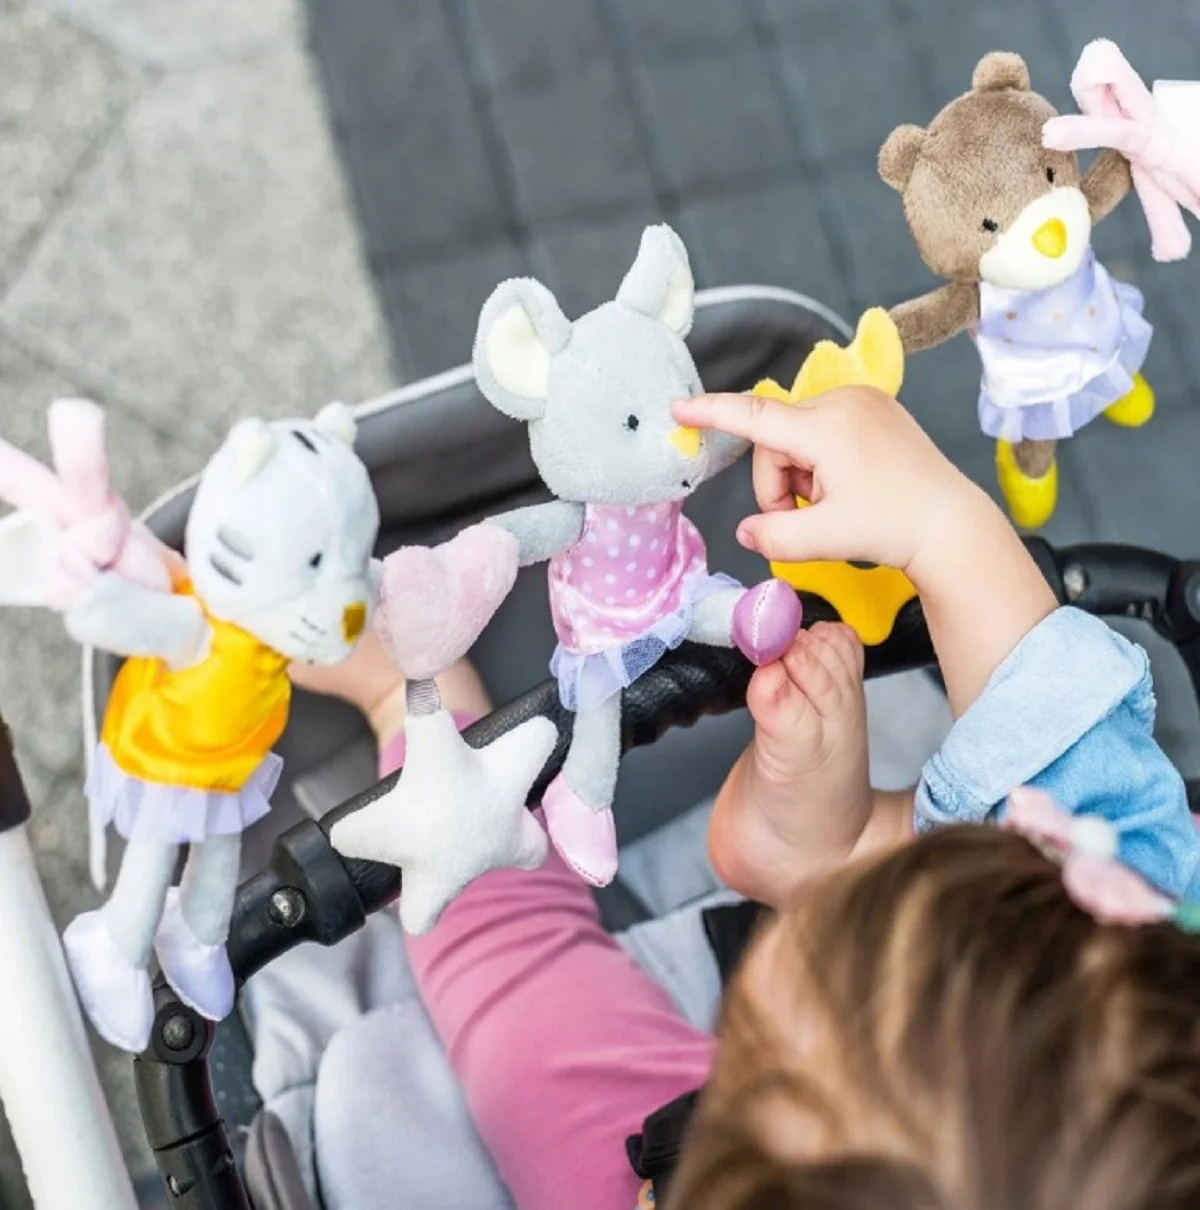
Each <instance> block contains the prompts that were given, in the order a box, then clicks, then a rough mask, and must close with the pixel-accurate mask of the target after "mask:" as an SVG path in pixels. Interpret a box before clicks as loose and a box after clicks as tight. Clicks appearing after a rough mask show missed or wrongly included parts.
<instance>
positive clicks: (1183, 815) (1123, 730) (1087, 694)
mask: <svg viewBox="0 0 1200 1210" xmlns="http://www.w3.org/2000/svg"><path fill="white" fill-rule="evenodd" d="M1022 785H1034V786H1037V787H1039V788H1040V789H1043V790H1046V791H1047V792H1048V793H1050V794H1052V795H1053V796H1054V798H1055V799H1057V800H1058V802H1059V803H1061V804H1062V805H1063V806H1064V807H1066V808H1068V809H1069V810H1071V811H1073V812H1075V813H1077V814H1088V815H1099V816H1101V817H1103V818H1105V819H1107V820H1108V821H1109V822H1110V823H1112V824H1113V825H1114V826H1115V827H1116V829H1117V831H1118V833H1119V835H1120V840H1121V858H1122V860H1123V861H1125V862H1127V863H1128V864H1129V865H1131V866H1133V867H1134V868H1135V869H1137V870H1138V871H1139V872H1140V873H1141V874H1142V875H1143V876H1144V877H1145V878H1147V879H1148V880H1149V881H1150V882H1152V883H1153V884H1154V885H1156V886H1158V887H1160V888H1161V889H1162V890H1163V891H1165V892H1167V893H1168V894H1171V895H1182V894H1185V893H1187V894H1195V893H1197V891H1200V877H1198V872H1200V834H1198V833H1197V830H1196V825H1195V822H1194V821H1193V819H1192V816H1191V813H1190V812H1189V810H1188V805H1187V793H1186V790H1185V788H1184V784H1183V779H1182V778H1181V777H1180V776H1179V773H1178V771H1177V770H1176V769H1175V767H1174V766H1173V765H1172V764H1171V762H1170V761H1169V760H1168V759H1167V757H1166V754H1165V753H1164V752H1163V750H1162V749H1161V748H1160V747H1159V746H1158V744H1157V742H1156V741H1155V739H1154V688H1153V684H1152V682H1151V679H1150V662H1149V660H1148V658H1147V656H1146V653H1145V652H1144V651H1143V650H1142V649H1141V648H1140V647H1138V646H1136V645H1135V644H1133V643H1130V642H1129V641H1128V640H1127V639H1125V638H1123V637H1122V636H1121V635H1119V634H1117V633H1116V631H1115V630H1113V629H1112V628H1111V627H1110V626H1108V625H1107V624H1106V623H1105V622H1103V621H1101V620H1100V619H1098V618H1094V617H1092V616H1090V615H1089V614H1086V613H1083V612H1082V611H1081V610H1078V609H1072V608H1070V607H1066V608H1062V609H1058V610H1056V611H1055V612H1054V613H1052V614H1051V615H1050V616H1049V617H1048V618H1046V620H1045V621H1043V622H1042V623H1041V624H1040V625H1038V626H1037V627H1035V628H1034V629H1033V630H1032V631H1030V633H1029V634H1028V635H1026V636H1025V638H1024V639H1023V640H1022V641H1021V642H1020V643H1019V644H1018V646H1017V648H1016V650H1014V651H1013V652H1012V654H1011V655H1009V657H1008V658H1007V659H1006V660H1005V661H1004V663H1002V664H1001V665H1000V667H999V668H997V669H996V671H995V673H994V674H993V675H992V677H991V679H990V680H989V681H988V683H987V686H986V687H985V689H984V691H983V693H982V694H980V696H979V699H978V700H977V701H976V702H975V703H974V705H972V706H971V708H970V709H969V710H968V711H967V712H966V713H965V714H964V715H963V716H962V717H961V718H960V719H959V720H958V722H957V723H955V725H954V727H953V729H952V730H951V732H950V734H949V736H948V737H947V738H946V742H945V743H944V744H943V745H942V748H941V750H940V751H939V752H938V753H937V754H936V755H935V756H934V757H933V759H932V760H930V762H929V763H928V764H927V765H926V766H925V770H924V772H923V775H922V778H921V784H920V786H919V787H918V790H917V800H916V826H917V831H918V832H923V831H928V830H929V829H930V828H934V827H937V826H939V825H942V824H947V823H981V822H984V821H985V820H1000V819H1001V818H1002V817H1003V811H1004V802H1005V799H1006V798H1007V796H1008V794H1009V793H1010V792H1011V791H1012V790H1014V789H1016V788H1017V787H1018V786H1022Z"/></svg>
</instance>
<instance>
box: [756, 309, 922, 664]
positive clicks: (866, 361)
mask: <svg viewBox="0 0 1200 1210" xmlns="http://www.w3.org/2000/svg"><path fill="white" fill-rule="evenodd" d="M903 381H904V344H903V342H902V341H901V338H900V333H899V331H898V330H897V327H896V324H895V323H894V322H893V321H892V319H891V317H890V316H889V315H888V313H887V312H886V311H885V310H883V309H882V308H879V307H874V308H872V309H871V310H869V311H866V312H864V314H863V316H862V318H861V319H860V320H859V321H858V328H857V330H856V332H855V334H854V339H853V340H852V341H851V342H850V344H848V345H847V346H846V347H845V348H842V347H841V346H840V345H837V344H835V343H834V342H833V341H831V340H822V341H820V342H819V343H818V344H816V345H815V346H814V347H813V350H812V352H811V353H809V355H808V357H806V358H805V360H804V364H803V365H802V366H801V367H800V370H799V372H798V373H797V375H796V378H795V380H794V381H793V383H792V386H791V389H790V390H789V389H786V388H784V387H782V386H780V384H779V383H777V382H775V381H773V380H772V379H769V378H768V379H764V380H763V381H762V382H759V383H758V384H756V386H755V387H754V390H753V392H752V393H753V394H755V395H759V396H763V397H765V398H768V399H778V400H779V401H781V402H783V403H793V404H802V403H803V402H804V401H805V400H808V399H812V398H813V397H814V396H816V395H823V394H825V393H826V392H827V391H832V390H835V389H836V388H838V387H847V386H871V387H876V388H878V389H879V390H881V391H885V392H886V393H887V394H889V395H893V396H894V395H897V394H899V391H900V386H901V384H902V383H903ZM807 503H808V501H806V500H803V499H800V498H797V500H796V505H797V507H798V508H803V507H805V506H806V505H807ZM771 572H772V574H773V575H775V576H777V577H778V578H779V579H781V580H784V581H786V582H787V583H788V584H790V585H791V586H792V587H793V588H796V589H799V590H800V591H802V592H811V593H814V594H816V595H817V596H819V597H823V598H824V599H825V600H826V601H828V602H829V603H830V604H831V605H832V606H833V607H834V608H835V609H836V610H837V611H838V614H839V616H840V617H841V619H842V621H843V622H845V623H846V624H847V625H848V626H850V627H852V628H853V629H854V631H855V632H856V633H857V634H858V636H859V638H860V639H861V640H862V641H863V643H864V644H866V645H867V646H873V645H874V644H877V643H881V642H883V640H884V639H886V638H887V636H888V635H889V634H890V633H891V631H892V626H893V625H894V624H895V620H896V615H897V613H899V611H900V609H901V607H902V606H903V605H904V604H905V603H906V602H908V601H910V600H911V599H912V598H913V597H914V596H916V589H915V588H914V587H913V586H912V584H911V582H910V581H909V580H908V577H907V576H905V575H903V573H901V572H899V571H897V570H896V569H895V568H892V567H867V568H863V567H855V566H854V565H853V564H850V563H824V562H819V563H772V564H771Z"/></svg>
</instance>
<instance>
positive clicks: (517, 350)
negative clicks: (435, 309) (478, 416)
mask: <svg viewBox="0 0 1200 1210" xmlns="http://www.w3.org/2000/svg"><path fill="white" fill-rule="evenodd" d="M570 336H571V324H570V322H569V321H568V319H567V317H566V316H565V315H564V314H563V313H562V309H561V308H560V307H559V305H558V301H557V299H555V297H554V295H553V294H551V293H550V291H549V290H547V289H546V287H545V286H543V285H542V283H541V282H538V281H534V280H533V279H532V278H528V277H515V278H512V279H510V280H509V281H506V282H501V283H500V285H498V286H497V287H496V289H495V290H493V291H492V295H491V297H490V298H489V299H488V300H487V302H485V303H484V304H483V310H482V311H481V312H480V313H479V327H478V328H477V329H476V332H475V350H474V353H473V355H472V363H473V365H474V368H475V380H476V382H478V384H479V389H480V390H481V391H482V392H483V394H484V396H485V397H486V398H487V400H488V401H489V402H490V403H491V404H492V406H493V407H495V408H497V409H498V410H499V411H501V412H503V413H504V414H505V415H506V416H511V417H512V418H513V419H514V420H537V419H538V417H540V416H541V415H542V413H543V412H544V411H545V410H546V396H547V394H548V393H549V390H550V360H551V358H553V357H555V356H556V355H557V354H559V353H561V352H562V350H563V349H564V348H565V347H566V343H567V341H568V340H569V339H570Z"/></svg>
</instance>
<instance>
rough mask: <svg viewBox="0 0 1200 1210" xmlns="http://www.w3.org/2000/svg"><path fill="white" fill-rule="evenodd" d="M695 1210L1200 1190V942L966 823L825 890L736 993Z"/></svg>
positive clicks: (955, 1203) (790, 922)
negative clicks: (1099, 908)
mask: <svg viewBox="0 0 1200 1210" xmlns="http://www.w3.org/2000/svg"><path fill="white" fill-rule="evenodd" d="M719 1035H720V1046H719V1048H718V1053H717V1061H716V1066H715V1070H714V1073H713V1078H712V1081H711V1082H710V1085H709V1087H708V1089H707V1090H706V1093H705V1096H704V1097H703V1099H702V1101H701V1105H700V1108H699V1110H698V1112H697V1118H696V1122H695V1124H694V1126H693V1129H692V1131H691V1137H690V1138H689V1140H688V1144H687V1147H686V1148H685V1153H684V1157H683V1161H682V1163H681V1165H680V1169H679V1172H678V1175H677V1176H676V1178H675V1181H674V1182H673V1186H672V1189H671V1191H670V1196H669V1197H668V1205H670V1206H672V1207H678V1208H680V1210H785V1208H792V1207H797V1208H799V1207H804V1208H805V1210H875V1208H877V1207H884V1206H886V1207H888V1210H947V1208H949V1207H954V1208H966V1207H969V1208H971V1210H1085V1208H1086V1210H1141V1208H1145V1210H1150V1208H1151V1207H1152V1208H1153V1210H1184V1207H1187V1208H1189V1210H1194V1208H1195V1207H1200V939H1198V938H1196V937H1193V936H1188V935H1185V934H1183V933H1181V932H1179V931H1178V930H1176V929H1174V928H1173V927H1171V926H1168V925H1162V926H1155V927H1151V928H1141V929H1131V928H1114V927H1105V926H1101V925H1099V924H1097V923H1096V921H1095V920H1094V919H1092V918H1091V917H1089V916H1088V915H1086V914H1085V913H1084V912H1082V911H1080V910H1079V909H1078V908H1076V907H1075V905H1074V904H1073V903H1072V902H1071V900H1070V899H1069V898H1068V897H1067V894H1066V892H1065V891H1064V889H1063V885H1062V880H1061V877H1060V875H1059V872H1058V870H1057V868H1056V867H1055V866H1054V865H1053V864H1052V863H1051V862H1050V861H1048V860H1047V859H1046V858H1045V857H1043V856H1042V855H1041V854H1040V853H1038V852H1037V851H1036V850H1035V849H1034V848H1033V847H1032V846H1031V845H1030V844H1029V843H1028V842H1027V841H1025V840H1023V839H1022V838H1020V837H1018V836H1015V835H1012V834H1009V833H1005V832H1003V831H1000V830H998V829H992V828H974V827H961V828H947V829H945V830H943V831H940V832H937V833H934V834H932V835H929V836H926V837H923V838H921V839H920V840H918V841H916V842H914V843H912V844H910V845H906V846H905V847H904V848H902V849H899V850H897V851H895V852H893V853H891V854H888V855H886V856H884V857H882V858H879V859H877V860H875V861H873V862H871V863H870V864H864V865H860V866H856V867H850V868H847V869H844V870H842V871H840V872H839V873H837V874H836V875H834V876H832V877H830V878H828V879H827V880H825V881H822V882H820V883H818V884H815V885H813V886H811V887H809V888H807V889H806V890H805V891H804V892H803V893H802V894H801V895H799V896H798V897H797V900H796V902H795V904H794V906H791V907H789V908H788V909H787V910H786V911H784V912H782V913H781V914H780V916H779V918H778V919H777V920H776V921H775V922H774V923H772V924H771V925H770V926H769V927H768V928H767V929H766V930H765V931H764V933H763V935H762V936H761V937H759V938H758V940H757V941H756V942H755V944H754V946H753V947H752V948H751V950H750V952H749V954H748V956H747V960H746V962H745V963H744V964H743V967H742V969H741V971H740V972H739V974H738V976H737V978H736V979H735V981H734V984H733V986H732V987H731V989H730V995H729V997H728V1000H727V1004H726V1007H725V1010H724V1012H723V1016H722V1021H721V1025H720V1029H719Z"/></svg>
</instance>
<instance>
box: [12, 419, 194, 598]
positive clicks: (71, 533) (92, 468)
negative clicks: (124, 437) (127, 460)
mask: <svg viewBox="0 0 1200 1210" xmlns="http://www.w3.org/2000/svg"><path fill="white" fill-rule="evenodd" d="M49 428H50V450H51V455H52V459H53V462H54V470H53V471H51V470H50V469H49V468H48V467H45V466H43V465H42V464H41V463H40V462H38V461H37V460H36V459H35V458H31V457H30V456H29V455H28V454H26V453H24V452H23V451H21V450H19V449H17V448H16V447H15V446H12V445H9V444H8V443H7V442H5V441H2V440H0V499H3V500H5V501H7V502H8V503H9V504H11V505H13V506H14V507H16V508H20V509H24V510H26V511H28V512H31V513H36V514H38V515H40V516H42V517H44V518H46V519H47V520H49V521H50V522H51V523H52V524H53V526H54V528H55V531H56V534H55V537H56V542H55V551H54V562H53V564H52V566H51V568H50V573H49V579H48V583H47V585H46V603H47V605H49V606H50V608H51V609H56V610H59V611H65V610H67V609H70V608H71V606H72V605H73V604H74V603H75V601H76V600H78V598H79V595H80V593H82V592H83V590H84V589H85V588H87V586H88V585H89V584H91V583H92V581H93V580H95V578H96V577H97V576H99V575H100V574H101V573H102V572H105V571H115V572H117V573H119V574H120V575H121V576H123V577H124V578H125V579H127V580H131V581H132V582H133V583H135V584H139V585H141V586H142V587H144V588H148V589H150V590H151V591H154V592H170V591H171V573H170V570H169V565H170V564H169V561H170V560H171V559H172V558H173V555H172V552H170V551H168V549H167V548H166V547H165V546H164V545H163V544H162V543H161V542H159V540H158V539H157V538H156V537H154V535H153V534H151V533H150V531H149V530H148V529H147V528H146V527H145V526H144V525H142V524H141V522H139V521H135V520H133V519H132V518H131V517H130V515H129V509H128V508H127V507H126V505H125V502H124V501H123V500H122V499H121V497H120V496H118V495H117V494H116V493H115V492H114V491H113V490H112V488H111V486H110V485H109V475H108V456H107V454H106V452H105V448H104V413H103V411H102V410H101V409H100V408H99V407H97V406H96V404H94V403H91V402H89V401H88V400H86V399H59V400H56V401H55V402H54V403H52V404H51V405H50V413H49Z"/></svg>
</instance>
